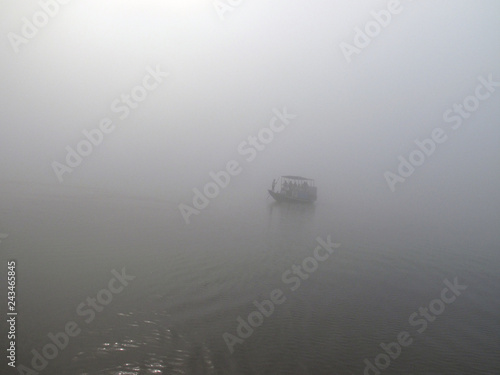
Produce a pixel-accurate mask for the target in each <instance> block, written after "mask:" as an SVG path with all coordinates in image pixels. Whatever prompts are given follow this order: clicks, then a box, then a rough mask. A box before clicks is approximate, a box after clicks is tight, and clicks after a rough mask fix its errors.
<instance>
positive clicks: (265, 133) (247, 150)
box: [178, 107, 297, 224]
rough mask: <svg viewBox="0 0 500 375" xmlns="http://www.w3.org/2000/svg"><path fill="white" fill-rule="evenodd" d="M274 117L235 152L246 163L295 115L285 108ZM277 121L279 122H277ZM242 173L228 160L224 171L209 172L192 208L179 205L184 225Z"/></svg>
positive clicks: (193, 201)
mask: <svg viewBox="0 0 500 375" xmlns="http://www.w3.org/2000/svg"><path fill="white" fill-rule="evenodd" d="M273 112H274V114H275V116H273V117H272V118H271V120H270V121H269V125H268V126H266V127H263V128H261V129H260V130H259V131H258V132H257V135H256V136H249V137H248V138H247V139H246V140H245V141H243V142H241V143H240V144H239V145H238V147H237V148H236V150H237V151H238V154H239V155H241V156H244V157H245V160H246V161H247V162H252V161H253V160H255V158H256V157H257V154H258V152H261V151H263V150H264V149H265V148H266V145H269V144H270V143H271V142H272V141H273V140H274V136H275V135H276V134H277V133H281V132H282V131H283V130H285V129H286V126H287V125H289V124H290V122H291V120H293V119H294V118H296V117H297V115H294V114H291V113H288V111H287V109H286V107H284V108H283V110H281V111H280V110H278V109H276V108H274V109H273ZM278 121H279V122H278ZM242 171H243V168H242V166H241V165H240V163H239V162H238V161H237V160H230V161H228V162H227V163H226V167H225V170H222V171H219V172H213V171H211V172H209V174H208V175H209V177H210V179H211V180H212V181H209V182H207V183H206V184H205V185H204V186H203V188H202V189H201V190H200V189H198V188H194V189H193V193H194V195H193V198H192V204H193V205H192V206H189V205H187V204H184V203H181V204H179V206H178V207H179V211H180V213H181V215H182V218H183V219H184V222H185V223H186V224H189V223H190V222H191V221H190V219H189V218H190V217H191V216H192V215H199V214H200V212H201V210H203V209H205V208H206V207H208V205H209V203H210V201H211V200H213V199H215V198H216V197H218V196H219V194H220V192H221V190H222V189H225V188H227V187H228V186H229V183H230V182H231V177H235V176H237V175H239V174H240V173H241V172H242Z"/></svg>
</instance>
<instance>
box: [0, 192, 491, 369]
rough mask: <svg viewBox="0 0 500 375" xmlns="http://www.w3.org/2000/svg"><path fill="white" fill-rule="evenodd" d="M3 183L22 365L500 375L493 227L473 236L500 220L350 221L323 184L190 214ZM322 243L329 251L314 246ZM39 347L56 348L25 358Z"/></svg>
mask: <svg viewBox="0 0 500 375" xmlns="http://www.w3.org/2000/svg"><path fill="white" fill-rule="evenodd" d="M4 192H5V196H6V197H7V198H8V199H4V200H3V201H2V203H1V207H0V210H1V213H0V215H1V216H0V218H1V221H0V223H1V224H2V229H1V230H2V231H3V232H4V233H6V234H8V237H6V238H5V239H3V240H2V243H1V244H0V246H2V253H1V258H2V264H3V266H2V267H6V262H7V261H8V260H10V259H15V260H16V262H17V267H16V270H17V289H16V296H17V308H18V316H17V365H18V366H19V365H23V366H26V367H27V368H28V367H29V368H31V369H33V368H34V367H33V363H32V361H34V364H35V365H36V366H39V368H40V369H41V371H37V372H39V373H40V374H82V375H83V374H121V375H125V374H127V375H128V374H273V375H275V374H293V375H299V374H314V375H319V374H342V375H343V374H346V375H351V374H360V375H361V374H363V373H365V374H371V375H374V374H379V373H380V374H415V375H435V374H442V375H445V374H450V375H451V374H454V375H455V374H488V375H495V374H499V373H500V354H499V353H500V343H499V333H500V326H499V325H500V319H499V310H500V309H499V308H500V290H499V288H498V286H499V285H500V283H499V282H500V276H499V273H498V269H499V266H500V256H499V252H498V250H499V249H498V242H497V241H496V239H497V238H498V237H497V235H496V234H493V235H489V236H488V235H486V234H487V233H490V232H491V228H493V227H494V226H495V225H496V226H498V222H497V223H496V224H494V223H490V224H489V225H490V227H486V228H484V230H475V231H467V228H464V227H460V226H458V227H455V228H453V227H451V226H445V225H444V224H443V225H442V226H439V225H435V221H433V222H432V223H431V222H429V221H427V220H424V219H423V218H422V217H420V216H415V215H412V214H411V213H406V214H403V213H401V212H399V213H398V210H393V211H391V212H385V214H384V213H383V211H382V210H381V211H380V212H379V213H380V215H378V216H377V215H372V214H370V215H368V216H367V217H363V216H362V215H361V216H360V215H359V214H353V213H351V210H350V209H349V202H345V203H343V204H342V203H338V202H335V199H330V201H329V200H328V199H329V198H328V197H325V196H323V197H321V195H320V200H319V201H318V203H316V205H313V206H303V205H293V204H282V205H278V204H274V203H272V202H271V200H270V199H267V200H266V198H265V195H264V194H262V197H261V196H260V195H258V196H257V197H252V195H251V194H250V195H248V196H249V197H250V198H252V199H248V200H241V199H240V200H235V201H233V202H232V203H231V204H230V205H229V204H223V203H224V202H226V201H225V200H224V198H220V199H221V200H220V203H219V202H213V203H212V204H211V206H210V207H209V208H207V209H206V210H204V211H202V212H201V213H200V215H198V216H193V220H192V223H191V224H189V225H186V224H185V223H184V222H183V221H182V218H181V216H180V214H179V211H178V209H177V204H178V202H172V201H168V200H161V199H153V198H148V197H135V196H131V195H125V194H118V193H109V192H105V191H100V190H97V189H83V188H72V189H66V190H61V189H60V188H57V189H56V188H51V187H47V186H45V187H40V186H32V185H27V184H6V185H5V186H4ZM320 194H321V191H320ZM261 198H262V199H261ZM318 237H319V238H320V239H321V240H323V241H324V242H325V241H326V242H328V241H331V242H334V243H337V244H339V245H338V247H337V245H335V246H336V247H335V248H333V247H332V248H331V249H330V250H331V252H329V251H328V249H326V248H324V247H323V248H321V249H318V250H316V252H315V249H317V246H320V244H321V241H319V240H318ZM318 241H319V242H318ZM324 242H323V243H324ZM327 245H328V243H327ZM315 255H316V256H317V257H316V258H315ZM318 258H321V260H319V261H318V260H317V259H318ZM311 259H312V260H311ZM294 265H295V266H300V267H301V268H300V271H297V273H295V274H294V273H293V272H294V271H293V270H294V268H293V267H294ZM296 269H297V268H295V270H296ZM298 272H301V273H300V274H299V273H298ZM117 274H118V275H120V276H121V279H120V278H117V276H116V275H117ZM300 275H301V276H300ZM299 276H300V277H299ZM112 279H115V280H116V281H113V282H112V283H110V281H111V280H112ZM120 280H121V281H120ZM450 285H451V287H450ZM119 286H123V287H120V288H119ZM110 289H111V290H114V292H111V293H110V291H109V290H110ZM445 289H446V290H445ZM103 290H104V291H103ZM117 290H120V291H119V292H118V291H117ZM88 298H94V299H95V301H96V302H94V305H92V303H91V302H88V301H89V300H88ZM2 300H4V301H5V300H6V291H5V288H2ZM266 301H267V302H266ZM272 301H274V302H272ZM254 302H255V303H256V304H255V303H254ZM258 305H260V306H261V309H263V311H264V313H261V312H256V313H255V311H258V308H257V306H258ZM92 306H95V307H92ZM262 306H264V307H262ZM421 308H423V309H425V310H419V309H421ZM90 311H92V312H90ZM91 318H92V319H91ZM249 320H250V321H251V323H252V324H253V327H252V325H250V324H249ZM242 321H243V322H244V323H241V322H242ZM71 322H74V323H73V328H74V327H75V324H76V326H77V327H78V329H77V330H76V331H73V333H75V332H78V334H75V335H74V336H73V337H70V336H66V337H67V338H68V340H67V342H66V341H64V339H61V340H62V343H60V345H62V346H63V348H62V349H61V348H59V349H58V350H57V353H56V354H54V352H53V351H52V352H51V351H50V348H48V347H47V345H48V344H50V343H52V341H51V339H50V337H49V334H50V333H52V334H53V335H56V336H57V333H59V332H62V331H64V330H65V327H66V326H67V324H68V323H71ZM4 332H5V330H4ZM242 335H243V336H245V337H242ZM59 337H63V336H62V335H60V336H59ZM226 341H227V342H226ZM393 342H396V344H391V343H393ZM384 347H385V348H386V350H384ZM44 348H45V349H44ZM398 348H399V349H398ZM33 350H34V351H33ZM44 350H45V354H48V355H49V356H54V358H53V359H47V358H45V359H43V358H41V357H37V356H36V353H41V354H40V356H43V355H44V354H43V353H44ZM34 358H35V359H34ZM4 361H5V359H2V362H4ZM2 368H3V369H6V368H7V369H8V367H6V366H5V363H3V364H2ZM2 373H3V372H2ZM12 373H19V372H16V371H13V372H12Z"/></svg>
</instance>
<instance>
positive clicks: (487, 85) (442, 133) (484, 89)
mask: <svg viewBox="0 0 500 375" xmlns="http://www.w3.org/2000/svg"><path fill="white" fill-rule="evenodd" d="M477 80H478V81H479V84H478V85H477V86H476V89H475V90H474V93H473V94H471V95H469V96H467V97H465V98H464V99H463V100H462V103H455V104H453V106H452V107H451V108H450V109H447V110H446V111H445V112H444V113H443V120H444V122H446V123H448V124H451V129H452V130H454V131H455V130H458V129H460V127H461V126H462V124H463V123H464V121H465V120H467V119H468V118H469V117H470V116H471V115H472V114H473V113H474V112H476V111H477V110H478V109H479V107H480V104H481V102H483V101H485V100H488V99H489V98H491V96H492V94H493V93H495V91H496V88H497V87H500V82H496V81H494V80H493V76H492V74H490V75H488V78H484V77H482V76H479V77H478V78H477ZM446 133H447V131H446V130H445V129H444V128H441V127H437V128H434V129H433V130H432V132H431V134H430V137H428V138H424V139H422V140H420V139H416V140H415V145H416V146H417V148H416V149H415V150H413V151H411V152H410V153H409V155H408V157H407V158H404V157H403V156H402V155H399V156H398V160H399V165H398V167H397V171H396V173H394V172H391V171H386V172H384V178H385V181H386V182H387V186H388V187H389V189H390V190H391V191H392V192H394V191H395V190H396V184H398V183H403V182H405V181H406V179H407V178H409V177H410V176H411V175H412V174H413V173H414V172H415V170H416V168H418V167H420V166H422V165H423V164H424V163H425V161H426V160H427V159H428V158H429V157H430V156H431V155H432V154H434V152H435V151H436V149H437V146H438V145H440V144H443V143H445V142H446V141H447V140H448V139H449V137H448V134H446Z"/></svg>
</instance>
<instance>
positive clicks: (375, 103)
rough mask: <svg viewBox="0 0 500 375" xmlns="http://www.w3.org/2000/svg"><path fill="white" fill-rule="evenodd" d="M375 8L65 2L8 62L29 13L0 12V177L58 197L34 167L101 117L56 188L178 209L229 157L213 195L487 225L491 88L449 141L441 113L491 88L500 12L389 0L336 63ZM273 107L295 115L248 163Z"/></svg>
mask: <svg viewBox="0 0 500 375" xmlns="http://www.w3.org/2000/svg"><path fill="white" fill-rule="evenodd" d="M222 3H225V4H227V0H226V1H222ZM389 3H391V2H389ZM387 8H388V2H387V1H347V0H346V1H340V0H339V1H298V0H276V1H266V2H264V1H259V2H257V1H242V2H241V4H240V5H237V6H234V9H233V10H232V11H227V12H225V13H224V14H223V16H224V19H223V20H222V19H221V17H220V16H219V15H218V13H217V11H216V9H215V7H214V2H213V1H211V0H170V1H169V0H165V1H159V0H157V1H155V0H141V1H139V0H136V1H132V0H108V1H101V0H99V1H97V0H87V1H80V2H79V1H75V0H74V1H70V2H69V3H68V4H65V5H59V9H55V10H54V7H52V8H51V9H52V11H53V12H54V13H55V14H54V17H53V18H50V19H48V22H47V24H46V25H45V26H43V27H41V28H40V29H39V30H38V33H37V34H36V35H35V36H33V37H32V38H31V39H28V38H27V39H26V43H22V44H19V45H18V49H19V51H18V53H16V52H15V48H14V47H13V43H12V41H11V39H12V37H13V36H12V34H10V36H9V33H15V34H16V35H18V36H19V37H23V30H22V28H23V25H24V24H25V22H24V21H23V19H24V17H26V18H27V19H28V20H30V21H33V18H34V17H35V15H37V14H38V16H39V21H38V22H43V21H44V18H43V16H40V14H39V13H36V12H39V11H40V9H41V6H40V5H39V2H19V1H14V0H3V1H2V3H1V5H0V19H1V35H3V37H2V43H1V45H0V54H1V55H0V64H1V69H2V72H3V75H2V84H1V85H0V95H1V98H2V100H1V102H0V110H1V113H2V137H1V138H0V155H1V158H2V164H1V170H2V174H1V177H0V179H1V180H2V181H33V182H42V183H46V184H57V185H59V184H60V183H59V181H58V179H57V177H56V175H55V173H54V171H53V167H52V165H51V164H52V163H53V162H54V161H57V162H61V163H64V160H65V158H66V153H67V152H66V147H67V146H70V147H72V148H76V145H77V144H78V142H80V141H81V140H83V139H85V138H84V136H83V135H82V131H83V130H84V129H87V130H91V129H93V128H97V127H98V126H99V123H100V121H101V120H102V119H104V118H111V119H112V120H113V124H114V125H115V126H116V128H115V129H114V131H113V132H112V133H110V134H106V135H105V136H104V140H103V141H102V143H101V144H100V145H99V146H98V147H96V148H95V149H94V150H93V152H92V153H91V154H90V155H89V156H87V157H85V158H83V162H82V163H81V165H79V166H78V167H76V168H75V169H74V171H73V172H72V173H67V174H65V175H64V181H63V182H62V184H63V185H68V186H80V185H84V186H95V187H102V188H106V189H112V190H117V191H125V192H127V193H134V194H137V195H141V194H142V195H146V196H155V197H162V198H167V199H172V201H173V202H176V203H181V202H185V203H189V201H190V199H191V196H192V188H195V187H198V188H201V187H203V185H204V184H205V183H206V182H208V181H210V179H209V176H208V173H209V172H210V171H217V170H221V169H223V168H225V164H226V163H227V162H228V161H229V160H237V161H238V162H239V163H240V164H241V167H242V169H243V172H242V173H241V174H240V175H239V176H237V177H235V180H234V184H233V183H232V184H231V186H230V187H228V188H227V191H228V194H229V195H234V194H240V193H241V194H247V193H246V192H245V193H243V190H241V189H242V186H244V185H248V186H252V188H253V187H255V189H257V190H258V191H259V192H260V191H265V189H266V188H268V187H269V186H268V185H270V182H271V180H272V178H273V177H275V176H279V175H284V174H299V175H305V176H307V177H311V178H316V179H317V180H318V184H319V186H320V190H319V191H320V198H321V194H324V196H325V195H328V196H330V194H331V195H332V196H335V197H337V199H339V200H340V201H344V202H346V201H349V202H351V203H354V202H358V203H357V204H358V205H359V207H358V208H359V209H362V206H363V204H367V202H369V204H371V205H376V204H380V205H382V206H383V205H385V204H386V203H387V202H392V203H393V205H392V206H390V207H392V209H394V210H398V209H400V208H401V207H405V205H406V204H408V202H410V201H413V202H414V203H413V206H412V207H413V209H415V210H416V212H418V210H424V208H423V207H425V204H424V203H426V204H429V205H431V204H433V202H441V203H442V204H444V203H443V199H444V200H445V201H446V202H448V203H446V204H447V207H448V208H449V209H450V210H451V209H452V208H453V207H456V205H458V207H462V208H463V209H468V208H469V206H470V207H480V209H486V208H487V209H488V210H491V213H493V212H495V213H497V212H498V209H499V208H500V203H499V202H500V200H499V198H498V190H499V187H500V177H499V173H498V172H499V161H500V149H499V147H498V145H499V141H500V129H499V120H498V119H499V118H500V106H499V103H500V87H498V88H496V90H497V91H496V92H493V93H492V94H491V96H490V98H488V99H486V100H484V101H480V103H479V107H478V109H477V110H476V111H475V112H474V113H473V114H472V115H471V116H470V117H469V118H467V119H465V120H463V124H462V126H461V127H460V129H458V130H452V129H451V125H452V124H450V123H445V122H444V121H443V114H444V113H445V112H446V111H447V110H448V109H450V108H452V106H453V105H454V104H455V103H462V102H463V100H464V98H465V97H467V96H468V95H471V94H472V95H474V92H475V89H476V87H477V86H478V84H479V83H480V82H479V81H478V77H479V76H483V77H484V78H485V79H486V78H487V77H488V76H489V75H492V77H493V80H494V81H496V82H499V81H500V64H499V63H500V48H499V46H500V26H499V22H498V20H499V19H500V3H499V2H498V1H496V0H490V1H486V0H480V1H470V0H469V1H463V0H453V1H452V0H448V1H413V2H411V1H408V0H401V2H400V5H399V7H398V8H397V9H398V10H399V12H398V14H393V15H392V19H391V20H390V21H389V22H388V25H387V26H386V27H385V28H382V29H381V30H380V32H379V33H378V35H376V36H374V37H373V38H372V41H371V43H370V44H369V45H368V46H367V47H365V48H360V49H359V54H353V55H352V56H351V58H352V61H351V62H348V61H347V59H346V58H345V56H344V54H343V52H342V49H341V47H340V45H341V43H343V42H344V43H349V44H350V45H353V46H354V38H355V34H356V31H355V30H356V28H360V29H364V28H365V26H366V25H367V23H368V22H370V21H372V20H373V14H372V13H371V12H374V11H375V12H380V11H381V10H384V9H387ZM25 28H26V26H25ZM24 31H26V30H24ZM158 66H159V67H160V68H161V70H162V71H164V72H168V73H169V77H168V78H164V79H163V82H162V83H161V84H159V86H158V87H157V88H156V89H154V90H152V91H149V92H148V95H147V98H146V99H145V100H144V101H143V102H141V103H139V106H138V108H135V109H133V110H132V111H131V112H130V115H129V116H128V117H127V118H125V119H123V120H121V119H119V116H118V114H117V113H114V112H113V111H112V110H111V106H112V103H113V102H114V101H115V100H117V99H118V100H119V98H120V96H121V95H122V94H126V93H130V92H131V90H132V89H133V88H134V87H135V86H137V85H139V84H141V82H142V81H143V78H144V77H145V76H146V75H147V74H148V73H147V68H148V67H151V68H152V69H155V68H156V67H158ZM284 107H286V108H287V110H288V111H289V112H290V113H292V114H295V115H297V117H296V118H295V119H293V120H292V121H291V123H290V124H289V125H288V126H287V127H286V129H285V130H284V131H282V132H281V133H277V134H276V135H275V138H274V139H273V141H272V142H271V143H269V144H268V145H267V146H266V149H265V150H263V151H259V152H258V155H257V157H256V158H255V160H253V161H252V162H247V161H246V160H245V158H244V157H243V156H242V155H240V154H239V153H238V151H237V148H238V145H239V144H240V143H241V142H243V141H244V140H245V139H247V138H248V137H249V136H253V135H256V134H257V132H258V131H259V130H260V129H261V128H263V127H266V126H268V125H269V121H270V120H271V118H272V117H273V116H274V114H273V109H274V108H276V109H283V108H284ZM437 127H441V128H443V129H445V130H446V134H447V135H448V140H447V141H446V142H445V143H442V144H440V145H438V147H437V149H436V151H435V152H434V153H433V154H432V155H430V156H429V157H428V158H426V160H425V162H424V163H423V165H422V166H420V167H418V168H417V169H416V171H415V172H414V174H413V175H411V176H410V177H409V178H408V180H407V181H406V182H404V183H398V184H397V185H396V192H394V193H392V192H391V191H390V189H389V188H388V184H387V182H386V180H385V178H384V173H385V172H386V171H392V172H394V173H396V172H397V168H398V163H399V161H398V156H399V155H402V156H404V157H408V155H409V154H410V153H411V152H412V151H413V150H415V149H416V146H415V143H414V140H415V139H417V138H419V139H423V138H428V137H430V135H431V133H432V131H433V129H435V128H437ZM415 197H418V199H419V201H418V203H415ZM377 202H379V203H377ZM381 202H382V203H381ZM405 202H406V203H405ZM422 204H423V205H422ZM377 207H378V206H377ZM387 207H388V208H387V209H390V207H389V206H387ZM379 208H380V207H379ZM445 212H446V213H447V214H450V212H451V211H448V210H445ZM492 215H493V214H492ZM497 217H498V216H497Z"/></svg>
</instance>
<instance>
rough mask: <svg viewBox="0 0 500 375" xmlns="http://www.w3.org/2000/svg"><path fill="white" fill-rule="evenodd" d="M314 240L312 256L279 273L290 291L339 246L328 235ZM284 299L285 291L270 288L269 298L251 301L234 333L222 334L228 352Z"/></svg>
mask: <svg viewBox="0 0 500 375" xmlns="http://www.w3.org/2000/svg"><path fill="white" fill-rule="evenodd" d="M316 241H317V242H318V244H319V245H318V246H316V247H315V248H314V250H313V252H312V253H313V254H312V256H308V257H306V258H305V259H304V260H303V261H302V262H301V264H300V265H296V264H294V265H292V266H291V267H290V268H289V269H287V270H286V271H284V272H283V273H282V274H281V281H282V282H283V283H284V284H285V285H288V287H289V289H290V291H292V292H294V291H296V290H297V289H299V288H300V285H301V283H302V281H304V280H307V279H309V277H310V275H311V274H313V273H314V272H316V271H317V270H318V268H319V264H320V263H322V262H324V261H326V260H327V259H328V258H330V256H331V255H332V254H333V252H334V250H335V249H337V248H339V247H340V244H339V243H335V242H331V237H330V235H328V236H327V238H326V241H325V240H323V239H322V238H321V237H319V236H318V237H316ZM285 301H286V296H285V293H284V292H283V290H282V289H280V288H276V289H274V290H272V291H271V293H269V299H265V300H263V301H261V302H258V301H253V305H254V306H255V310H253V311H251V312H250V313H249V314H248V316H247V318H246V319H243V318H242V317H241V316H238V317H237V318H236V322H237V323H238V325H237V326H236V330H235V331H236V332H235V333H236V335H234V334H232V333H229V332H224V334H223V335H222V339H223V340H224V342H225V343H226V345H227V348H228V350H229V352H230V353H231V354H233V353H234V347H235V346H236V344H240V345H241V344H243V343H244V341H245V340H246V339H248V338H249V337H250V336H251V335H252V334H253V333H254V330H255V329H256V328H258V327H260V326H261V325H262V324H263V323H264V320H265V319H264V318H269V317H270V316H271V315H272V314H273V313H274V311H275V310H276V305H281V304H283V303H284V302H285Z"/></svg>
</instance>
